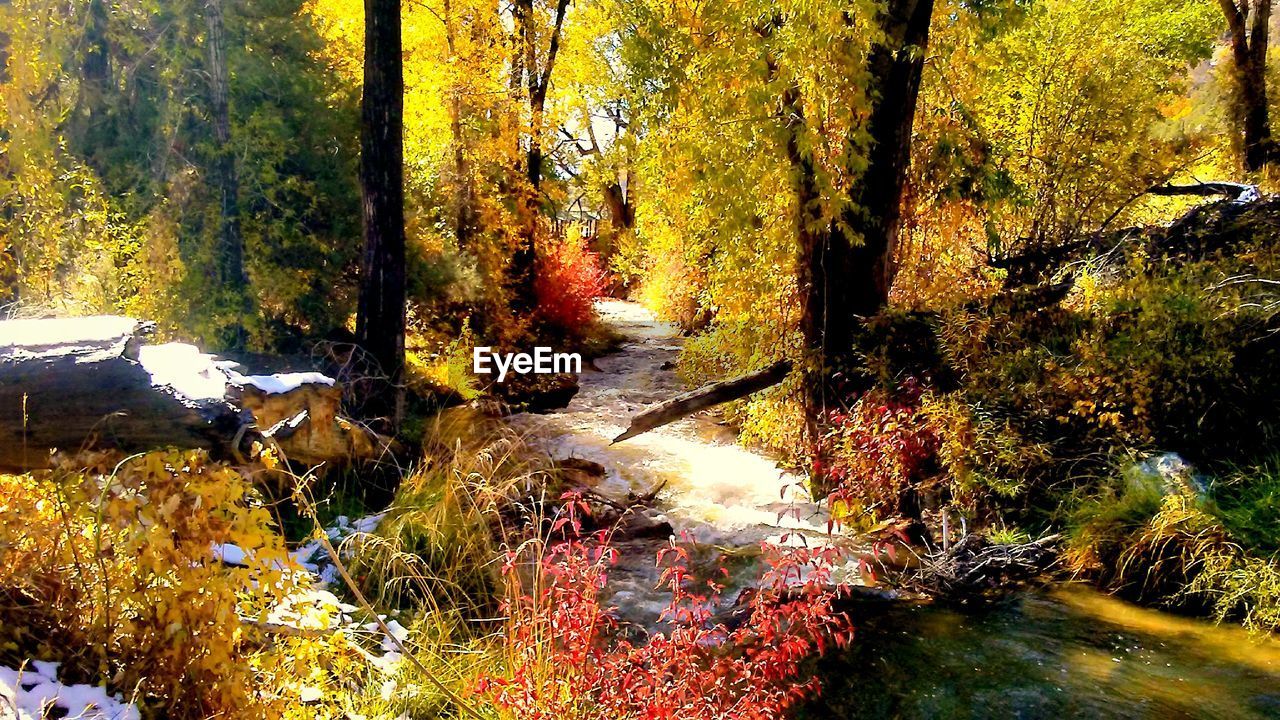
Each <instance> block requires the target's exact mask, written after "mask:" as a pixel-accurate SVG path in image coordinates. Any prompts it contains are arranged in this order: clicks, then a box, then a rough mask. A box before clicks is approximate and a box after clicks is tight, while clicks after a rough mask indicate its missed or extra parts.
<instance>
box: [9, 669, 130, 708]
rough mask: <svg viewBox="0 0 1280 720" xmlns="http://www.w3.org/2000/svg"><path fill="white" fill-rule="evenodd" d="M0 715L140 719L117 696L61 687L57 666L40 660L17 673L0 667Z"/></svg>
mask: <svg viewBox="0 0 1280 720" xmlns="http://www.w3.org/2000/svg"><path fill="white" fill-rule="evenodd" d="M9 713H16V715H10V714H9ZM0 716H3V717H13V718H16V720H41V719H42V718H46V717H69V718H81V719H82V720H140V719H141V714H140V713H139V712H138V708H137V707H135V706H134V705H133V704H131V703H126V702H124V700H122V699H121V698H120V696H119V695H110V694H108V693H107V691H106V689H105V688H101V687H96V686H93V685H64V684H62V683H61V682H59V681H58V663H53V662H43V661H41V660H33V661H32V662H30V663H28V664H27V665H26V667H24V668H22V669H20V670H14V669H11V668H7V667H0Z"/></svg>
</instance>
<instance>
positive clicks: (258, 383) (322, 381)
mask: <svg viewBox="0 0 1280 720" xmlns="http://www.w3.org/2000/svg"><path fill="white" fill-rule="evenodd" d="M228 376H229V377H230V378H231V382H232V383H234V384H236V385H240V386H241V387H245V386H253V387H256V388H258V389H259V390H261V391H262V392H264V393H266V394H268V395H281V394H284V393H287V392H293V391H294V390H297V389H298V388H300V387H302V386H303V385H328V386H332V385H333V383H334V380H333V378H331V377H329V376H328V375H325V374H324V373H318V372H303V373H278V374H276V375H241V374H239V373H236V372H231V373H228Z"/></svg>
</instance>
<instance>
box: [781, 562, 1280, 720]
mask: <svg viewBox="0 0 1280 720" xmlns="http://www.w3.org/2000/svg"><path fill="white" fill-rule="evenodd" d="M859 613H860V619H859V621H858V627H859V630H858V636H857V638H856V640H855V642H854V647H853V648H851V649H850V650H849V651H848V652H847V653H845V654H844V655H842V656H840V657H837V658H829V659H827V660H825V661H822V662H821V663H820V668H819V672H820V673H821V674H822V675H823V677H824V688H825V689H824V693H823V697H821V698H819V699H818V700H817V701H815V702H814V703H812V704H811V705H810V706H809V707H808V708H806V710H805V712H803V713H802V714H801V717H805V718H1054V719H1055V720H1056V719H1058V718H1074V717H1081V718H1085V717H1087V718H1144V719H1145V718H1152V719H1154V718H1161V719H1164V718H1276V717H1280V642H1277V641H1275V640H1272V639H1260V638H1256V637H1252V636H1250V635H1249V634H1248V633H1247V632H1245V631H1244V630H1242V629H1240V628H1238V627H1234V626H1214V625H1212V624H1210V623H1207V622H1203V621H1199V620H1194V619H1188V618H1183V617H1179V616H1175V615H1170V614H1168V613H1161V612H1157V611H1154V610H1148V609H1143V608H1139V607H1135V606H1133V605H1130V604H1128V603H1125V602H1122V601H1120V600H1117V599H1115V598H1111V597H1109V596H1106V595H1102V594H1101V593H1098V592H1096V591H1093V590H1089V589H1086V588H1080V587H1074V588H1066V589H1060V590H1057V591H1054V592H1052V593H1048V594H1033V595H1028V596H1024V597H1022V598H1020V599H1017V600H1013V601H1011V602H1009V603H1007V604H1004V605H1001V606H999V607H997V608H994V609H985V610H974V611H964V612H962V611H957V610H954V609H947V608H939V607H908V606H901V605H897V606H881V607H867V608H863V609H861V610H860V611H859Z"/></svg>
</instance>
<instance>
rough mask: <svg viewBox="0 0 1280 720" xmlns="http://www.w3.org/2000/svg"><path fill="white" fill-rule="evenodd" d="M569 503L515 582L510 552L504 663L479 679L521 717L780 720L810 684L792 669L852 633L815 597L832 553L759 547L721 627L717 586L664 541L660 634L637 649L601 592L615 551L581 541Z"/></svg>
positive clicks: (820, 595)
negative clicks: (759, 561) (752, 584)
mask: <svg viewBox="0 0 1280 720" xmlns="http://www.w3.org/2000/svg"><path fill="white" fill-rule="evenodd" d="M575 506H577V507H579V509H578V510H575V509H574V508H575ZM567 507H568V508H569V514H568V515H566V516H565V517H564V518H562V519H561V520H560V521H558V526H559V527H560V528H561V529H563V530H568V533H567V536H566V539H564V540H562V541H560V542H558V543H556V544H554V545H553V546H551V547H550V548H549V549H548V550H547V551H546V553H545V555H544V556H543V557H542V559H541V561H540V562H539V563H538V565H537V571H536V573H535V577H534V579H533V580H531V581H528V580H525V581H522V580H521V579H520V577H519V576H520V574H521V572H522V565H521V563H522V562H523V558H522V554H521V553H517V552H512V553H510V554H509V555H508V557H507V565H506V570H505V573H506V575H507V577H508V580H509V582H510V583H511V585H512V587H513V588H515V590H514V592H513V595H512V597H511V598H510V599H509V600H508V602H507V611H508V616H509V618H510V620H509V623H508V629H507V638H506V644H507V648H506V650H507V653H508V662H509V667H508V669H507V673H506V674H505V675H503V676H486V677H483V678H481V680H480V682H479V683H478V688H477V689H478V692H479V693H481V694H482V695H485V696H487V697H488V698H490V699H492V701H493V702H495V703H496V705H498V706H499V707H501V708H503V709H505V710H507V711H510V712H511V713H512V714H513V715H514V716H515V717H516V718H519V719H520V720H556V719H559V718H566V717H573V718H583V719H584V720H586V719H590V718H599V719H600V720H606V719H608V720H613V719H615V718H654V719H658V718H667V719H672V720H674V719H676V718H680V719H687V720H712V719H716V720H739V719H741V720H747V719H753V718H760V719H764V718H778V717H782V716H783V714H784V712H785V711H786V710H787V709H788V708H790V707H792V706H793V705H795V704H796V703H797V702H798V701H800V700H802V699H804V698H805V697H807V696H809V695H810V694H811V693H814V692H816V691H817V689H818V688H817V681H816V679H814V678H806V677H805V676H804V675H803V673H802V671H801V663H802V662H803V661H804V660H805V659H807V658H810V657H813V656H815V655H820V654H822V653H823V652H825V651H826V650H828V649H830V648H831V647H833V646H839V645H843V644H844V643H846V642H847V641H848V640H849V638H850V637H851V632H852V631H851V627H850V625H849V622H848V620H847V618H845V617H844V616H843V615H841V614H839V613H838V612H836V610H835V609H834V608H833V605H832V602H833V600H834V599H835V596H834V594H833V593H832V592H830V591H827V590H824V587H825V586H827V584H828V583H829V582H830V577H831V576H830V571H831V564H832V561H833V560H834V559H835V558H834V557H833V553H834V551H833V550H808V549H800V550H789V551H785V552H784V551H781V550H778V549H776V548H766V557H767V558H768V560H769V570H768V571H767V573H766V574H765V577H764V579H763V580H762V582H761V589H760V590H759V591H758V592H755V593H752V594H750V595H749V596H747V597H749V600H747V602H745V603H744V604H743V605H742V606H741V607H739V608H738V611H739V612H741V613H742V614H743V616H742V617H740V618H739V622H740V624H738V625H736V626H735V627H730V626H728V625H726V624H725V623H724V622H721V621H717V619H716V618H715V617H714V614H713V609H714V608H715V607H716V604H717V602H716V601H717V600H719V593H720V591H721V589H722V586H721V585H719V584H717V583H716V582H715V581H714V580H701V581H699V580H697V579H695V577H694V574H693V573H692V572H691V571H690V563H689V555H688V552H687V550H686V549H685V548H684V547H682V546H681V545H679V544H676V543H674V542H673V543H671V544H670V545H668V546H667V547H664V548H663V549H662V550H660V551H659V552H658V553H657V566H658V567H659V568H660V569H661V575H660V583H661V584H662V585H663V586H665V587H666V588H667V589H668V590H669V591H670V593H671V600H670V604H669V605H668V606H667V608H666V609H665V610H664V611H663V613H662V621H663V622H664V623H665V625H666V628H667V629H666V630H665V632H662V633H658V634H656V635H653V636H651V637H650V638H649V639H648V640H647V641H646V642H639V643H633V642H631V641H629V640H625V639H621V638H620V637H619V636H618V633H617V630H618V629H619V628H618V625H617V622H616V620H615V618H614V617H613V616H612V615H611V614H610V612H609V609H608V608H607V607H605V605H604V604H603V598H602V595H601V593H602V590H603V589H604V587H605V581H606V580H607V578H608V573H609V567H610V566H611V565H612V563H613V561H614V559H615V557H616V554H615V551H614V549H613V548H612V547H611V546H610V543H609V538H608V536H607V535H606V534H604V533H598V534H595V535H591V536H589V537H585V538H582V537H579V536H578V535H577V531H578V530H579V529H580V527H581V526H580V525H579V523H578V520H577V519H576V518H575V517H574V513H576V512H580V511H581V509H584V508H585V506H582V505H579V504H578V501H576V500H573V499H570V501H569V505H568V506H567ZM802 571H803V572H802ZM744 596H745V595H744Z"/></svg>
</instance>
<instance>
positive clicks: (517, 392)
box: [489, 374, 578, 412]
mask: <svg viewBox="0 0 1280 720" xmlns="http://www.w3.org/2000/svg"><path fill="white" fill-rule="evenodd" d="M489 392H491V393H492V394H493V395H494V396H495V397H496V398H497V399H499V400H501V401H502V402H504V403H506V404H507V405H509V406H510V407H512V408H513V409H516V410H518V411H523V412H547V411H549V410H559V409H560V408H562V407H565V406H566V405H568V404H569V401H571V400H573V397H574V396H575V395H577V394H578V377H577V376H576V375H570V374H559V375H516V376H514V377H508V379H507V380H506V382H501V383H495V384H494V385H493V386H492V387H491V388H490V389H489Z"/></svg>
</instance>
